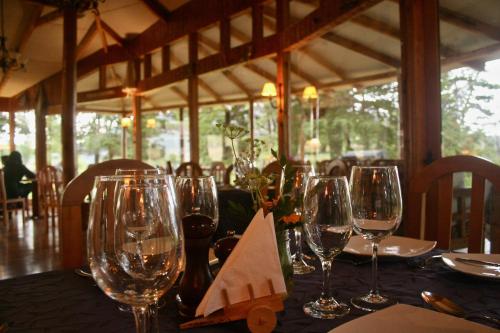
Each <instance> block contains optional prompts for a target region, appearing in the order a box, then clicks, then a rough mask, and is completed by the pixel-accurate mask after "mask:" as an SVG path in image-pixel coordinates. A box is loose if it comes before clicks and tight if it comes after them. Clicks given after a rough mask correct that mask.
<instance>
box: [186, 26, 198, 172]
mask: <svg viewBox="0 0 500 333" xmlns="http://www.w3.org/2000/svg"><path fill="white" fill-rule="evenodd" d="M197 61H198V34H197V33H196V32H193V33H191V34H189V64H190V66H191V75H190V76H189V78H188V107H189V143H190V152H191V161H192V162H196V163H199V161H200V147H199V140H200V133H199V126H198V111H199V110H198V76H197V75H196V63H197Z"/></svg>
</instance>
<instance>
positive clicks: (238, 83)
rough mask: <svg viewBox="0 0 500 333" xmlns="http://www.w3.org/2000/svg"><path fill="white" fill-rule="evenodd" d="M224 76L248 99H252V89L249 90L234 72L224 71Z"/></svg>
mask: <svg viewBox="0 0 500 333" xmlns="http://www.w3.org/2000/svg"><path fill="white" fill-rule="evenodd" d="M222 74H223V75H224V76H225V77H226V79H228V80H229V81H231V82H232V83H233V84H234V85H235V86H236V87H238V88H239V89H240V90H241V91H243V92H244V93H245V94H246V95H247V96H248V98H251V97H252V95H253V94H252V92H251V91H250V89H248V87H247V86H246V85H245V84H244V83H243V82H242V81H241V80H240V79H239V78H238V77H236V75H234V74H233V72H231V71H230V70H223V71H222Z"/></svg>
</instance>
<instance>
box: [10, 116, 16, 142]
mask: <svg viewBox="0 0 500 333" xmlns="http://www.w3.org/2000/svg"><path fill="white" fill-rule="evenodd" d="M15 138H16V114H15V112H14V110H10V111H9V150H10V151H14V150H16V143H15Z"/></svg>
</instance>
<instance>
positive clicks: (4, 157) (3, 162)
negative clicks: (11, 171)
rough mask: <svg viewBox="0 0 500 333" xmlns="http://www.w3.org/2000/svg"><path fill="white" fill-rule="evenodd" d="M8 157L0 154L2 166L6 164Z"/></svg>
mask: <svg viewBox="0 0 500 333" xmlns="http://www.w3.org/2000/svg"><path fill="white" fill-rule="evenodd" d="M8 159H9V156H8V155H2V168H3V167H5V164H7V160H8Z"/></svg>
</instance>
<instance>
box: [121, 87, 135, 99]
mask: <svg viewBox="0 0 500 333" xmlns="http://www.w3.org/2000/svg"><path fill="white" fill-rule="evenodd" d="M122 93H124V94H125V95H126V97H132V96H135V95H136V94H137V88H134V87H125V88H123V89H122Z"/></svg>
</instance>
